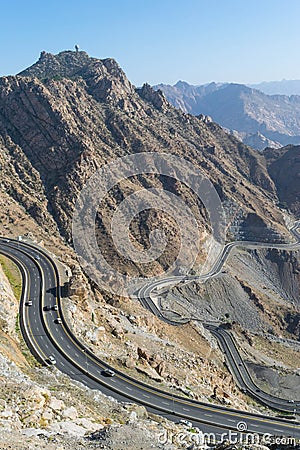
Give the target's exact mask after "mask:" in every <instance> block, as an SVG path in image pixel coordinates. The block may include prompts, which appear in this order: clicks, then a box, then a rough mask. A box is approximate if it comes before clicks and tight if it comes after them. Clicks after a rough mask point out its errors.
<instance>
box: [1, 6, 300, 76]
mask: <svg viewBox="0 0 300 450" xmlns="http://www.w3.org/2000/svg"><path fill="white" fill-rule="evenodd" d="M1 16H2V21H1V30H0V36H1V42H2V43H5V45H3V50H2V58H1V70H0V75H1V76H3V75H10V74H11V75H13V74H16V73H18V72H19V71H21V70H22V69H24V68H26V67H28V66H30V65H31V64H33V63H34V62H35V61H36V60H37V59H38V57H39V54H40V52H41V51H42V50H45V51H47V52H51V53H58V52H60V51H63V50H66V49H74V45H75V44H79V46H80V48H81V49H82V50H85V51H87V53H88V54H89V55H91V56H95V57H97V58H106V57H112V58H114V59H116V60H117V61H118V63H119V64H120V65H121V67H122V68H123V69H124V70H125V72H126V74H127V76H128V77H129V79H130V80H131V81H132V82H133V83H134V84H135V85H141V84H143V83H144V82H148V83H150V84H158V83H166V84H174V83H176V82H177V81H178V80H184V81H187V82H189V83H190V84H195V85H197V84H198V85H199V84H204V83H208V82H211V81H218V82H238V83H245V84H250V83H252V84H253V83H259V82H261V81H274V80H282V79H291V80H295V79H300V65H299V60H298V49H299V47H300V33H299V24H298V22H299V17H300V2H299V1H298V0H287V2H285V3H283V2H282V1H279V0H264V1H261V0H260V1H258V0H246V1H244V2H240V1H239V0H228V1H226V2H219V1H218V0H211V1H210V2H207V1H203V0H187V1H185V2H182V1H179V0H172V1H171V0H164V1H163V2H159V1H158V0H152V1H151V2H146V3H143V4H142V3H141V2H139V1H137V0H128V1H127V2H123V1H121V0H116V1H113V2H111V3H108V2H107V1H104V0H87V2H85V3H82V2H79V1H78V0H74V1H70V0H66V1H64V2H59V1H58V0H53V1H52V2H51V4H50V3H49V4H46V3H41V2H40V1H37V0H28V1H27V2H23V1H21V0H16V1H15V2H12V3H8V2H5V4H3V5H1Z"/></svg>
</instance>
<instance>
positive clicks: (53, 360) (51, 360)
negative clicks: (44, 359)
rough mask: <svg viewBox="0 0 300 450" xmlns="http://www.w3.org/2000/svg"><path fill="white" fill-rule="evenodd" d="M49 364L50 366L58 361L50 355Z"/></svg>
mask: <svg viewBox="0 0 300 450" xmlns="http://www.w3.org/2000/svg"><path fill="white" fill-rule="evenodd" d="M48 363H49V364H52V365H53V364H56V359H55V358H54V356H52V355H50V356H49V358H48Z"/></svg>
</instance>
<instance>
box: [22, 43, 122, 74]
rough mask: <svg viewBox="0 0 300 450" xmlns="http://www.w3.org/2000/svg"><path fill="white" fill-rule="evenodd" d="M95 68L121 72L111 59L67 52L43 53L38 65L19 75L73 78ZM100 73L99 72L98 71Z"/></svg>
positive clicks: (81, 52) (82, 52)
mask: <svg viewBox="0 0 300 450" xmlns="http://www.w3.org/2000/svg"><path fill="white" fill-rule="evenodd" d="M95 66H99V67H98V68H99V69H100V71H101V70H103V69H104V68H106V69H107V70H108V71H120V72H122V69H121V68H120V67H119V65H118V63H117V62H116V61H115V60H114V59H111V58H106V59H103V60H101V59H97V58H93V57H91V56H89V55H88V54H87V53H86V52H84V51H72V50H65V51H62V52H60V53H58V54H57V55H53V54H52V53H48V52H45V51H42V52H41V54H40V57H39V59H38V61H37V62H36V63H34V64H33V65H32V66H30V67H28V68H27V69H25V70H23V71H22V72H20V73H19V74H18V75H19V76H23V77H36V78H39V79H40V80H44V79H47V78H50V79H51V78H55V77H57V78H63V77H65V78H71V77H75V76H83V74H84V73H85V72H87V71H89V70H87V69H92V68H93V69H95ZM98 71H99V70H98Z"/></svg>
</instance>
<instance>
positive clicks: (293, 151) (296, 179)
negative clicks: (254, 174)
mask: <svg viewBox="0 0 300 450" xmlns="http://www.w3.org/2000/svg"><path fill="white" fill-rule="evenodd" d="M264 155H265V158H266V160H267V164H268V171H269V174H270V176H271V178H272V179H273V181H274V183H275V184H276V188H277V192H278V197H279V199H280V201H281V202H282V203H283V204H284V205H287V206H288V207H289V208H290V210H291V211H292V212H293V213H294V214H295V215H296V216H299V214H300V146H296V147H293V146H288V147H284V148H282V149H279V150H276V151H274V150H273V149H266V150H265V152H264Z"/></svg>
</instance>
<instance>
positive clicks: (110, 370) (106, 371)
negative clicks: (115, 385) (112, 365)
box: [102, 369, 116, 377]
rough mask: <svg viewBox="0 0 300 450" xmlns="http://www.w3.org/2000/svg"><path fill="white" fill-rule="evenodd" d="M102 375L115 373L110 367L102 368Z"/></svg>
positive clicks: (110, 375)
mask: <svg viewBox="0 0 300 450" xmlns="http://www.w3.org/2000/svg"><path fill="white" fill-rule="evenodd" d="M102 373H103V375H105V376H106V377H114V376H115V375H116V372H115V371H114V370H112V369H104V370H103V371H102Z"/></svg>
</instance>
